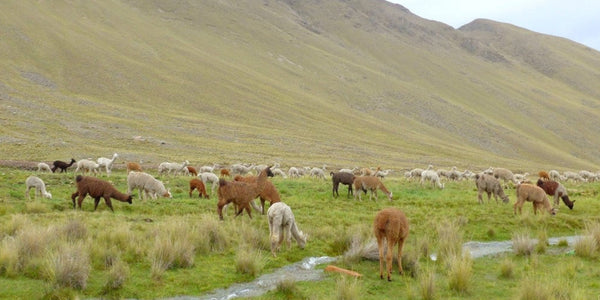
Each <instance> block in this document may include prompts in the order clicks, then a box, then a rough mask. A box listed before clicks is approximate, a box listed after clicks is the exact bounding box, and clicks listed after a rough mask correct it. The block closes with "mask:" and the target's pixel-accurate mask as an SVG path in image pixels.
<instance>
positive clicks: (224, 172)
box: [221, 169, 231, 177]
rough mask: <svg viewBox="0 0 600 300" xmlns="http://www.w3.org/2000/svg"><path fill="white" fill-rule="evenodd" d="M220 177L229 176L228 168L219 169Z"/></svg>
mask: <svg viewBox="0 0 600 300" xmlns="http://www.w3.org/2000/svg"><path fill="white" fill-rule="evenodd" d="M221 177H231V174H229V170H227V169H221Z"/></svg>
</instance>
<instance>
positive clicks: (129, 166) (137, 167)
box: [127, 162, 142, 173]
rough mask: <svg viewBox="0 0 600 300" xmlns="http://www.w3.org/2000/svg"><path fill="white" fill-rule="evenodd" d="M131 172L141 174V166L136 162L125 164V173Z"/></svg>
mask: <svg viewBox="0 0 600 300" xmlns="http://www.w3.org/2000/svg"><path fill="white" fill-rule="evenodd" d="M131 171H137V172H142V166H141V165H140V164H138V163H136V162H128V163H127V173H129V172H131Z"/></svg>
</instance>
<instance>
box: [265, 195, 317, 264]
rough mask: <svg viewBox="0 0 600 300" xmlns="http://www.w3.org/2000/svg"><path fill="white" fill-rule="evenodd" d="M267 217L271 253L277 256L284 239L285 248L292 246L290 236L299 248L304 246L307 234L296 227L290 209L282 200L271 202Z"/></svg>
mask: <svg viewBox="0 0 600 300" xmlns="http://www.w3.org/2000/svg"><path fill="white" fill-rule="evenodd" d="M267 216H268V218H269V237H270V239H271V253H272V254H273V256H274V257H277V251H278V250H279V247H280V246H281V243H282V242H283V240H284V237H285V240H286V244H287V248H288V249H291V248H292V237H294V239H296V243H298V246H299V247H300V249H304V247H305V246H306V239H307V236H306V235H305V234H304V233H303V232H302V231H300V230H299V229H298V225H296V220H295V218H294V213H292V209H291V208H290V207H289V206H288V205H287V204H285V203H283V202H277V203H273V204H272V205H271V206H270V207H269V210H268V211H267Z"/></svg>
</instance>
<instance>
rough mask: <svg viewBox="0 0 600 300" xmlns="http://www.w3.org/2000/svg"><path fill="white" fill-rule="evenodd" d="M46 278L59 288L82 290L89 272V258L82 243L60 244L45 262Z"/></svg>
mask: <svg viewBox="0 0 600 300" xmlns="http://www.w3.org/2000/svg"><path fill="white" fill-rule="evenodd" d="M46 267H47V270H46V273H47V275H48V280H49V281H50V282H53V283H54V284H55V285H56V286H58V287H61V288H73V289H79V290H83V289H85V287H86V285H87V280H88V276H89V274H90V269H91V266H90V260H89V255H88V253H87V251H86V248H85V246H84V245H83V244H82V243H77V244H70V243H67V244H64V245H60V246H59V247H58V249H57V250H56V252H54V253H50V254H49V257H48V258H47V264H46Z"/></svg>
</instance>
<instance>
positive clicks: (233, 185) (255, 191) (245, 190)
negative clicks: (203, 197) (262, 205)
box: [217, 167, 273, 220]
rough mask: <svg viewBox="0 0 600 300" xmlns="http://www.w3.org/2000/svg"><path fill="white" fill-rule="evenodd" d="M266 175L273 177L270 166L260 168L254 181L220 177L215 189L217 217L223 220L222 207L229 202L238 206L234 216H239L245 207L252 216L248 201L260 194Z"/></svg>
mask: <svg viewBox="0 0 600 300" xmlns="http://www.w3.org/2000/svg"><path fill="white" fill-rule="evenodd" d="M267 176H270V177H273V173H272V172H271V167H267V168H265V169H264V170H262V171H261V172H260V174H259V175H258V179H257V180H256V182H255V183H246V182H241V181H226V180H225V179H222V178H221V179H220V180H219V189H218V190H217V194H218V195H219V202H218V203H217V211H218V213H219V218H220V219H221V220H223V207H224V206H225V205H227V204H229V203H233V204H235V206H236V207H238V212H237V213H236V217H237V216H239V215H240V214H241V213H242V212H243V211H244V209H245V210H246V212H247V213H248V216H249V217H250V218H252V212H251V211H250V201H252V200H254V198H256V197H258V195H260V193H261V192H262V190H263V189H264V187H265V182H267Z"/></svg>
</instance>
